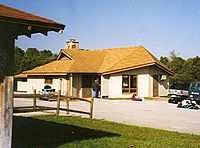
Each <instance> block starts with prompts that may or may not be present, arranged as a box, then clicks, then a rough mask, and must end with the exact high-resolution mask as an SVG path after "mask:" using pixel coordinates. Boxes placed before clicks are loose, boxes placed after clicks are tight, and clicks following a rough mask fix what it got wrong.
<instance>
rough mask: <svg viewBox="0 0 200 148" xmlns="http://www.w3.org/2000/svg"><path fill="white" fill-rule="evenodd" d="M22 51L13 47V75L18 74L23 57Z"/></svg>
mask: <svg viewBox="0 0 200 148" xmlns="http://www.w3.org/2000/svg"><path fill="white" fill-rule="evenodd" d="M24 53H25V52H24V50H22V49H21V48H19V47H17V46H16V47H15V73H19V72H18V70H19V69H20V65H21V62H22V59H23V56H24Z"/></svg>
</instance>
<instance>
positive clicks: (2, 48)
mask: <svg viewBox="0 0 200 148" xmlns="http://www.w3.org/2000/svg"><path fill="white" fill-rule="evenodd" d="M0 32H1V33H0V70H1V72H0V105H1V106H0V137H1V138H0V147H2V148H4V147H6V148H7V147H8V148H10V147H11V139H12V113H13V79H14V77H13V70H14V37H13V35H11V34H9V30H8V29H7V28H6V26H5V27H3V26H1V27H0Z"/></svg>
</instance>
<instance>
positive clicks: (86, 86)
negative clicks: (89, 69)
mask: <svg viewBox="0 0 200 148" xmlns="http://www.w3.org/2000/svg"><path fill="white" fill-rule="evenodd" d="M92 80H93V77H92V75H82V97H83V98H89V97H91V96H92Z"/></svg>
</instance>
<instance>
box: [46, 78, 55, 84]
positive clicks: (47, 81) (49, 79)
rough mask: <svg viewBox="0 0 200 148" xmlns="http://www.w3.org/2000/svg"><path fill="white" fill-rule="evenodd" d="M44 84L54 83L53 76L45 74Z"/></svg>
mask: <svg viewBox="0 0 200 148" xmlns="http://www.w3.org/2000/svg"><path fill="white" fill-rule="evenodd" d="M44 84H53V78H52V76H45V77H44Z"/></svg>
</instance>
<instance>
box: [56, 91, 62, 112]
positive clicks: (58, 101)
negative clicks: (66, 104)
mask: <svg viewBox="0 0 200 148" xmlns="http://www.w3.org/2000/svg"><path fill="white" fill-rule="evenodd" d="M60 95H61V90H58V99H57V110H56V115H59V111H60Z"/></svg>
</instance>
